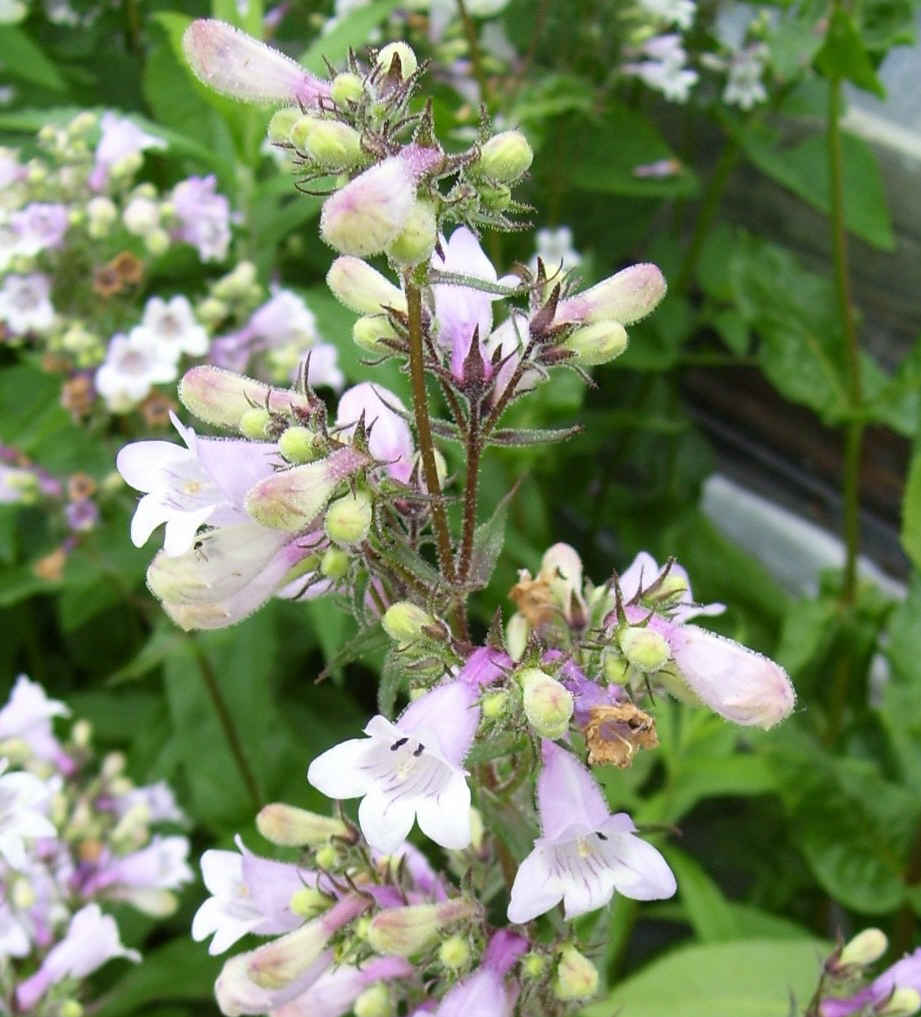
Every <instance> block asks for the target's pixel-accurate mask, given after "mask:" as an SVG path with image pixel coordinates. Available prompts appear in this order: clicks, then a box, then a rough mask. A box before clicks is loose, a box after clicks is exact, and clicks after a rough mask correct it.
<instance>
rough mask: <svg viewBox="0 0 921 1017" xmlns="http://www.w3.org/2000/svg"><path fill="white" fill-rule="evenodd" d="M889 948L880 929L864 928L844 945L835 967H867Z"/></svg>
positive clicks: (887, 941)
mask: <svg viewBox="0 0 921 1017" xmlns="http://www.w3.org/2000/svg"><path fill="white" fill-rule="evenodd" d="M888 948H889V940H888V939H886V934H885V932H883V931H882V930H881V929H864V930H863V931H862V932H858V933H857V935H856V936H854V938H853V939H851V940H850V941H849V942H848V943H846V944H845V945H844V947H843V948H842V950H841V953H840V954H839V956H838V959H837V961H836V963H835V967H838V968H842V967H851V966H852V965H853V966H855V967H867V966H868V965H870V964H875V963H876V962H877V961H878V960H879V959H880V957H882V955H883V954H884V953H885V952H886V950H887V949H888Z"/></svg>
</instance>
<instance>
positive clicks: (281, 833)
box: [256, 802, 349, 847]
mask: <svg viewBox="0 0 921 1017" xmlns="http://www.w3.org/2000/svg"><path fill="white" fill-rule="evenodd" d="M256 828H257V829H258V830H259V832H260V833H261V834H262V836H263V837H265V839H266V840H270V841H271V842H272V843H273V844H281V845H283V846H284V847H306V846H314V845H318V844H325V843H326V842H327V841H328V840H329V839H330V837H347V836H348V834H349V828H348V827H347V826H346V825H345V823H343V822H342V820H341V819H334V818H333V817H332V816H319V815H317V814H316V813H315V812H308V811H307V810H306V809H299V808H297V807H296V806H294V805H287V804H285V803H284V802H272V803H271V804H269V805H265V806H263V808H262V809H261V811H260V812H259V814H258V815H257V816H256Z"/></svg>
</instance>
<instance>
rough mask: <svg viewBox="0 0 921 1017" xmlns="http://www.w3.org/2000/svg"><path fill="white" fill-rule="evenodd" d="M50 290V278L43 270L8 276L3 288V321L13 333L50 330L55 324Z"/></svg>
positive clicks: (0, 308) (0, 296)
mask: <svg viewBox="0 0 921 1017" xmlns="http://www.w3.org/2000/svg"><path fill="white" fill-rule="evenodd" d="M50 293H51V280H50V279H49V278H48V276H46V275H42V274H41V272H33V273H32V274H31V275H8V276H7V277H6V279H4V280H3V288H2V289H0V321H2V322H3V323H4V324H5V325H6V327H7V328H8V329H9V330H10V332H12V333H13V335H25V334H26V333H27V332H37V333H39V334H41V333H43V332H47V331H48V329H50V328H51V326H52V325H53V324H54V307H52V305H51V300H50V298H49V294H50Z"/></svg>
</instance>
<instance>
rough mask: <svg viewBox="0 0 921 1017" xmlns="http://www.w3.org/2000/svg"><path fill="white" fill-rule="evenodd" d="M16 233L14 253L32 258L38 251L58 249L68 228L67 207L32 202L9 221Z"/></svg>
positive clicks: (68, 216)
mask: <svg viewBox="0 0 921 1017" xmlns="http://www.w3.org/2000/svg"><path fill="white" fill-rule="evenodd" d="M10 222H11V224H12V227H13V230H14V232H15V233H16V253H17V254H24V255H26V256H28V257H32V256H34V255H36V254H38V253H39V252H40V251H47V250H49V249H50V248H54V247H60V246H61V243H62V242H63V240H64V234H65V233H66V232H67V230H68V228H69V227H70V209H69V208H68V207H67V205H60V204H49V203H46V202H38V201H34V202H32V204H30V205H26V207H25V208H24V209H23V210H22V211H21V212H16V213H14V214H13V216H12V217H11V220H10Z"/></svg>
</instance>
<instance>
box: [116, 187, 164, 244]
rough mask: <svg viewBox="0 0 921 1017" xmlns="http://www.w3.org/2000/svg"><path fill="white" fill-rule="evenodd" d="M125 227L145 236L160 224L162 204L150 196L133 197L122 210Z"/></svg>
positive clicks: (131, 231)
mask: <svg viewBox="0 0 921 1017" xmlns="http://www.w3.org/2000/svg"><path fill="white" fill-rule="evenodd" d="M122 221H123V222H124V224H125V229H127V230H128V231H129V232H130V233H135V234H137V235H138V236H141V237H142V236H145V235H146V234H147V233H150V232H151V231H152V230H154V229H156V228H157V227H158V226H159V225H160V206H159V205H158V204H157V203H156V201H152V200H151V199H150V198H145V197H142V196H138V197H136V198H132V199H131V201H129V202H128V204H127V205H126V206H125V210H124V212H122Z"/></svg>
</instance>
